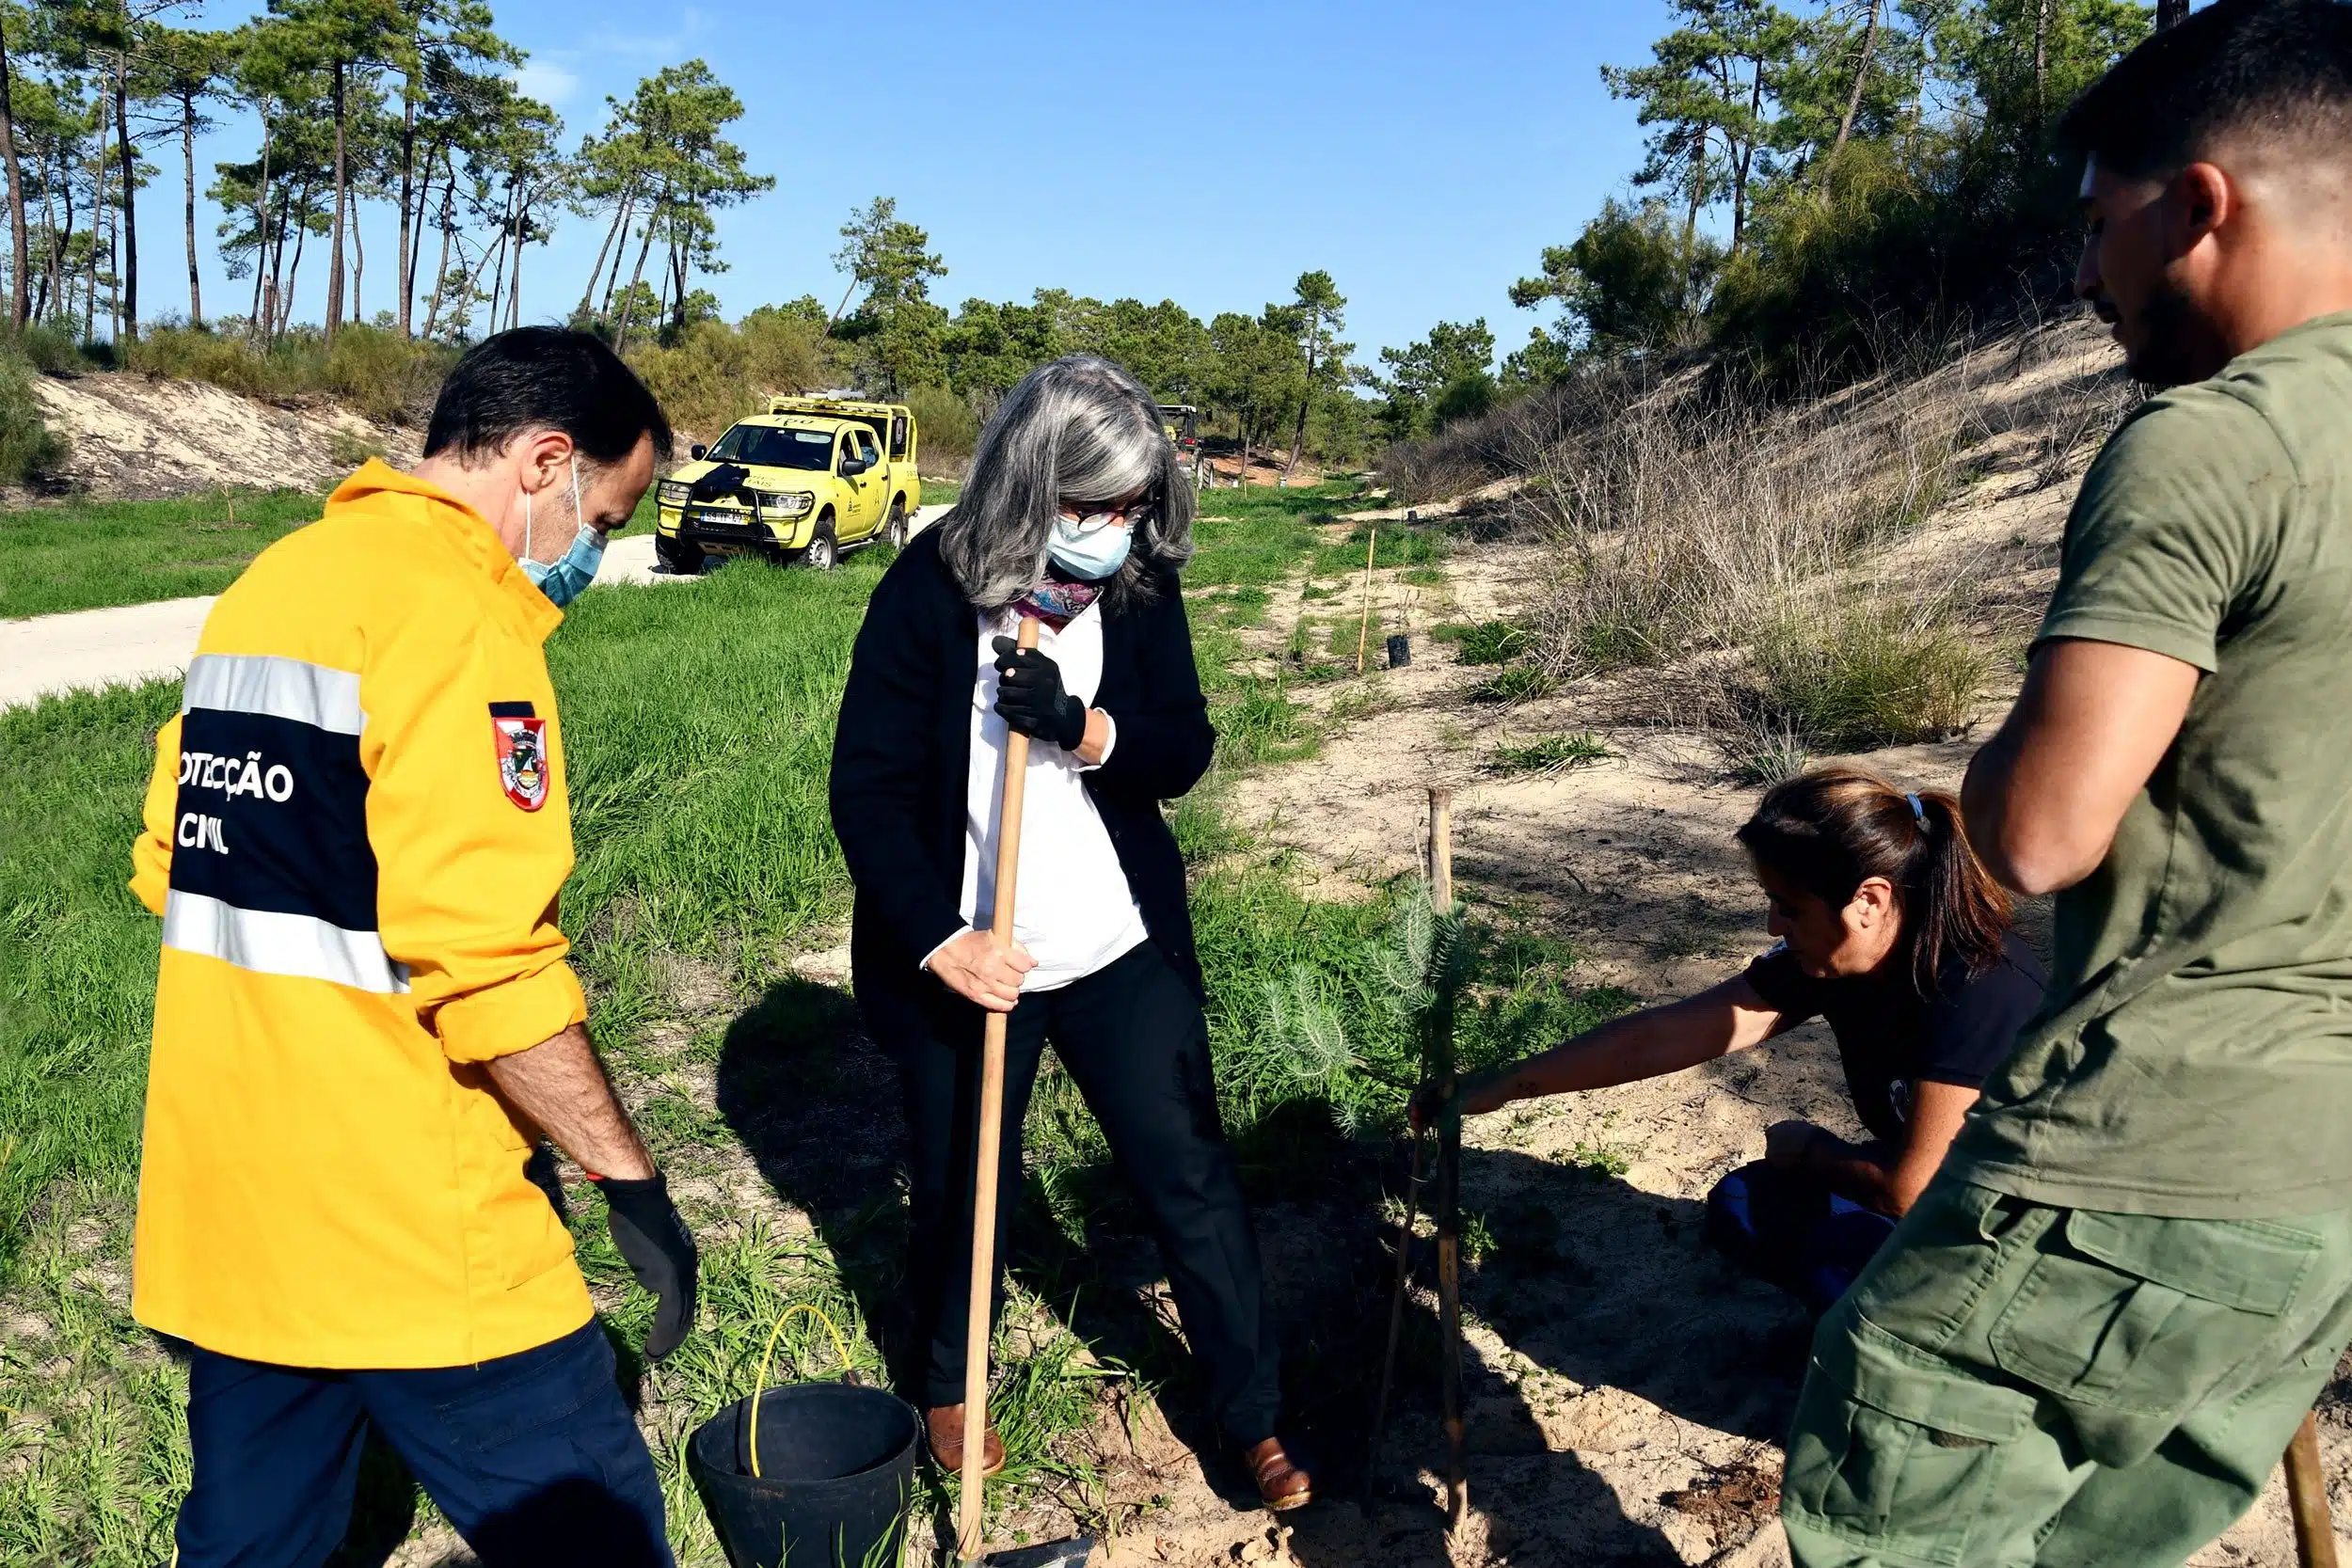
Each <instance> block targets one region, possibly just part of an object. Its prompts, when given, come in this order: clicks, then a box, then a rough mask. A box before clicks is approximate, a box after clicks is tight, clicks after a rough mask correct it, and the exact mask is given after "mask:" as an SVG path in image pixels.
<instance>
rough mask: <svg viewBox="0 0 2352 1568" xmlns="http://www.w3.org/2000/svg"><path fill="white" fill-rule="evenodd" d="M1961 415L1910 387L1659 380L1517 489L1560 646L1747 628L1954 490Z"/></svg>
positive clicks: (1571, 651)
mask: <svg viewBox="0 0 2352 1568" xmlns="http://www.w3.org/2000/svg"><path fill="white" fill-rule="evenodd" d="M1962 421H1963V407H1962V406H1961V405H1960V404H1959V403H1958V401H1957V400H1953V399H1948V398H1931V397H1925V396H1906V395H1905V393H1904V392H1903V391H1902V390H1900V389H1897V390H1895V391H1893V392H1890V393H1889V394H1888V395H1887V397H1886V398H1885V399H1883V400H1882V401H1880V402H1877V403H1874V404H1869V405H1867V406H1851V407H1845V408H1838V409H1834V410H1829V411H1821V410H1818V409H1815V410H1794V411H1787V410H1784V411H1776V410H1773V409H1771V408H1769V407H1764V406H1760V405H1756V404H1740V403H1739V402H1737V401H1730V400H1724V401H1713V402H1701V401H1700V400H1698V399H1696V398H1694V397H1688V396H1680V397H1677V396H1669V395H1661V396H1656V397H1652V398H1649V399H1646V400H1645V401H1644V402H1642V403H1639V404H1634V405H1632V406H1630V407H1628V408H1626V409H1625V410H1623V411H1622V412H1621V413H1620V414H1619V415H1618V417H1617V418H1615V419H1613V420H1610V421H1608V422H1607V423H1605V424H1602V425H1600V426H1598V427H1597V428H1594V429H1592V430H1589V431H1587V432H1585V433H1584V434H1582V435H1581V436H1579V437H1578V438H1576V439H1574V440H1572V441H1570V442H1566V443H1563V444H1562V445H1560V446H1557V447H1554V448H1553V449H1551V451H1549V452H1548V453H1546V454H1545V456H1544V458H1543V460H1542V461H1541V462H1540V463H1539V465H1538V466H1537V467H1535V469H1534V472H1533V473H1532V474H1531V475H1530V476H1529V483H1528V485H1527V488H1526V489H1524V490H1522V491H1521V492H1520V495H1519V497H1518V505H1519V507H1520V508H1521V509H1522V511H1523V513H1525V514H1527V515H1529V516H1531V517H1532V518H1533V520H1534V522H1535V523H1536V524H1537V526H1538V527H1540V528H1541V529H1542V530H1543V531H1544V532H1545V533H1546V535H1547V536H1548V537H1549V539H1550V540H1551V541H1552V543H1553V545H1554V547H1555V549H1556V551H1557V560H1558V566H1557V570H1556V572H1555V574H1554V577H1553V579H1552V581H1551V583H1550V585H1549V593H1548V594H1547V595H1546V598H1545V600H1544V602H1543V604H1542V607H1541V613H1540V617H1539V626H1540V630H1541V634H1542V641H1543V650H1544V654H1545V657H1546V658H1547V661H1548V662H1549V663H1550V664H1551V665H1552V667H1553V668H1555V669H1557V670H1558V671H1559V672H1560V673H1563V674H1570V675H1575V674H1589V673H1597V672H1601V671H1608V670H1613V669H1622V668H1625V667H1628V666H1632V665H1645V664H1658V663H1662V662H1665V661H1667V660H1670V659H1675V658H1678V657H1683V656H1684V655H1687V654H1691V653H1696V652H1701V651H1705V650H1708V649H1724V648H1736V647H1741V646H1744V645H1745V644H1746V643H1747V642H1748V641H1750V640H1751V638H1752V636H1753V634H1754V632H1755V629H1756V626H1759V625H1761V624H1763V623H1764V622H1765V621H1769V620H1770V619H1772V617H1773V616H1774V615H1776V614H1777V613H1779V611H1780V609H1781V607H1783V606H1784V605H1785V604H1786V603H1787V602H1788V599H1789V596H1790V595H1791V594H1793V593H1795V592H1796V591H1798V590H1799V589H1801V588H1802V587H1803V586H1804V585H1805V584H1807V583H1812V582H1815V581H1818V580H1819V579H1820V578H1822V577H1823V576H1824V575H1826V574H1829V573H1834V572H1836V571H1837V570H1839V569H1840V568H1842V567H1844V566H1846V565H1847V564H1848V563H1850V562H1852V561H1854V560H1856V559H1857V558H1858V557H1859V556H1861V555H1862V554H1863V553H1864V552H1865V551H1866V550H1867V549H1868V548H1870V547H1871V546H1875V545H1878V544H1880V543H1882V542H1883V541H1885V540H1886V539H1888V538H1890V537H1892V536H1893V535H1894V534H1895V533H1896V532H1898V531H1900V530H1901V529H1903V528H1904V527H1906V526H1908V525H1910V524H1911V523H1914V522H1916V521H1917V520H1918V519H1919V518H1920V517H1922V516H1924V515H1927V513H1928V512H1929V511H1931V509H1932V508H1933V507H1934V506H1935V505H1936V504H1937V503H1938V502H1939V501H1941V500H1942V499H1943V498H1944V497H1945V495H1946V494H1947V493H1948V491H1949V489H1950V487H1951V484H1952V483H1953V480H1954V478H1955V477H1956V467H1957V457H1958V452H1959V450H1960V434H1961V427H1962Z"/></svg>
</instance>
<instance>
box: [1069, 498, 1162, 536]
mask: <svg viewBox="0 0 2352 1568" xmlns="http://www.w3.org/2000/svg"><path fill="white" fill-rule="evenodd" d="M1084 504H1089V503H1081V505H1084ZM1057 511H1059V512H1060V514H1061V515H1062V519H1063V520H1064V521H1065V522H1070V523H1075V524H1076V525H1077V527H1078V531H1080V532H1081V533H1091V532H1093V531H1095V530H1096V529H1098V528H1108V527H1110V526H1111V525H1113V524H1117V525H1118V526H1120V527H1121V528H1141V527H1142V526H1143V525H1144V524H1146V523H1148V522H1150V521H1151V520H1152V516H1153V509H1152V503H1151V502H1150V501H1148V500H1144V499H1139V498H1138V499H1135V500H1131V501H1129V502H1128V503H1127V504H1126V505H1124V506H1111V507H1104V508H1103V509H1102V510H1100V511H1096V512H1087V511H1081V510H1078V509H1077V508H1074V507H1073V506H1071V505H1069V504H1068V503H1064V504H1063V505H1061V506H1060V507H1058V508H1057Z"/></svg>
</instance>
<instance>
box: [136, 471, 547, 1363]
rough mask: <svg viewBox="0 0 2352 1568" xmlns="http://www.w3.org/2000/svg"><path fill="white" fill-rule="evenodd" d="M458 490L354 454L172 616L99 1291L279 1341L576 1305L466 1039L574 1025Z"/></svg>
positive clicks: (504, 581) (533, 778) (541, 831)
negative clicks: (175, 624)
mask: <svg viewBox="0 0 2352 1568" xmlns="http://www.w3.org/2000/svg"><path fill="white" fill-rule="evenodd" d="M563 618H564V617H563V613H562V611H560V610H557V609H556V608H555V607H554V606H553V605H552V604H550V603H549V602H548V599H547V596H546V595H545V594H541V593H540V592H539V591H538V589H537V588H535V587H533V586H532V583H531V581H530V579H529V578H525V577H524V576H523V575H522V573H521V571H520V570H519V569H518V568H517V567H516V563H515V562H514V560H513V558H512V557H511V556H509V555H508V554H507V552H506V549H505V548H504V546H501V544H500V543H499V540H498V536H497V535H496V534H495V533H494V532H493V531H491V529H490V526H489V525H488V524H487V523H486V522H485V521H484V520H483V519H482V517H481V515H479V514H477V513H476V512H474V511H473V509H472V508H470V507H469V506H466V505H465V504H464V503H462V502H460V501H457V500H454V499H452V498H450V497H449V496H447V495H445V494H443V493H442V492H441V491H439V490H437V489H436V488H434V487H433V486H432V485H430V484H426V483H422V482H421V481H419V480H416V479H413V478H411V477H409V476H407V475H405V474H403V473H400V472H398V471H397V470H395V469H392V468H390V467H386V466H385V465H383V464H381V463H374V462H371V463H370V464H368V466H367V467H364V468H361V469H360V470H359V471H358V473H356V474H354V475H353V476H352V477H351V478H350V479H348V480H346V481H345V482H344V483H343V484H342V488H340V489H338V490H337V491H336V492H335V494H334V495H333V496H332V497H331V498H329V499H328V500H327V503H326V515H325V516H324V517H323V518H322V519H321V520H320V521H318V522H316V523H313V524H311V525H310V526H309V527H307V528H304V529H302V530H300V531H297V532H294V533H293V534H290V535H288V536H287V537H286V538H284V539H282V540H280V541H278V543H277V544H275V545H273V546H270V547H269V548H268V549H266V550H264V551H262V554H261V555H260V557H259V558H257V559H256V560H255V561H254V562H253V564H252V565H251V566H249V567H248V568H246V572H245V575H244V576H243V577H241V578H238V579H237V581H236V582H235V583H234V584H233V585H232V586H231V587H230V589H229V591H228V592H227V593H226V594H222V595H221V598H220V602H219V603H218V604H216V605H215V606H214V607H213V611H212V613H211V615H209V616H208V617H207V618H206V619H205V623H204V633H203V637H202V639H201V640H200V641H199V643H198V645H197V653H196V657H195V660H194V661H193V662H192V663H191V664H190V665H189V667H188V674H187V686H186V695H185V699H184V702H183V706H182V709H181V713H180V716H179V717H178V718H177V719H174V720H173V721H171V722H169V723H168V724H167V725H165V727H164V730H163V733H162V735H161V736H159V737H158V740H157V747H156V758H155V774H154V778H153V780H152V782H151V784H150V785H149V788H148V793H147V810H146V832H145V834H144V836H143V837H142V838H141V839H140V840H139V841H138V843H137V844H136V845H135V847H134V849H133V854H132V859H133V865H134V870H135V874H134V876H133V878H132V881H131V886H132V888H133V890H134V891H135V893H137V895H139V897H140V898H141V899H142V900H143V901H144V902H145V903H146V904H147V906H148V907H149V908H150V909H151V910H154V911H156V912H157V913H159V914H161V915H162V916H163V917H164V939H163V963H162V970H161V973H160V974H159V975H158V977H157V980H156V989H155V1038H154V1052H153V1057H152V1060H151V1065H150V1068H149V1070H148V1084H147V1127H146V1138H145V1144H144V1148H143V1150H142V1154H141V1160H140V1168H139V1209H138V1222H137V1226H136V1229H135V1238H134V1254H133V1274H132V1310H133V1312H134V1313H135V1315H136V1317H137V1318H138V1320H139V1322H141V1323H145V1324H147V1325H148V1326H149V1327H151V1328H155V1329H160V1330H161V1331H163V1332H164V1333H167V1334H172V1335H177V1336H179V1337H180V1338H184V1339H188V1340H191V1341H193V1342H194V1343H196V1344H199V1345H201V1346H203V1347H204V1348H205V1349H207V1350H213V1351H218V1352H221V1353H223V1354H229V1355H236V1356H242V1357H245V1358H246V1359H248V1360H254V1361H266V1362H275V1363H278V1364H280V1365H286V1366H301V1367H334V1368H363V1367H375V1368H393V1367H451V1366H461V1365H467V1364H469V1363H473V1362H477V1361H485V1360H488V1359H490V1358H492V1357H494V1356H500V1355H507V1354H514V1353H516V1352H517V1351H524V1350H529V1349H532V1347H534V1346H537V1345H541V1344H545V1343H546V1342H548V1340H550V1339H554V1338H560V1337H561V1336H563V1335H564V1334H567V1333H569V1332H571V1331H572V1330H574V1329H576V1328H578V1327H580V1325H581V1324H582V1323H586V1322H587V1321H588V1318H589V1312H590V1307H589V1302H588V1292H587V1287H586V1285H585V1284H584V1282H583V1281H582V1280H581V1278H580V1269H579V1266H578V1265H577V1264H576V1263H575V1262H574V1261H573V1259H572V1245H571V1238H570V1236H569V1235H568V1234H567V1233H566V1232H565V1230H564V1227H563V1225H562V1224H561V1223H560V1222H559V1221H558V1219H557V1217H556V1214H555V1212H554V1210H553V1209H552V1207H551V1206H550V1205H549V1203H548V1199H547V1197H546V1196H545V1195H544V1194H542V1193H541V1192H540V1190H539V1189H538V1188H536V1187H535V1186H533V1185H532V1183H531V1182H530V1181H529V1180H526V1179H525V1178H524V1175H523V1165H524V1161H525V1158H526V1156H527V1155H528V1153H529V1149H530V1146H531V1144H532V1140H533V1138H534V1136H535V1134H534V1133H533V1132H532V1130H531V1129H530V1128H529V1127H528V1125H527V1124H526V1123H524V1122H523V1121H522V1119H521V1117H520V1116H519V1114H518V1113H514V1112H511V1111H509V1109H508V1108H507V1107H506V1106H505V1104H504V1103H503V1102H502V1101H501V1100H500V1098H499V1097H498V1095H497V1094H496V1093H495V1091H494V1090H493V1088H492V1086H491V1083H490V1079H489V1076H488V1074H487V1072H486V1071H485V1069H484V1067H483V1065H482V1064H484V1063H485V1062H486V1061H488V1060H490V1059H491V1058H493V1057H497V1056H500V1055H503V1054H507V1053H513V1052H516V1051H525V1050H528V1049H530V1048H531V1047H532V1046H534V1045H537V1044H538V1043H539V1042H540V1041H542V1040H544V1039H547V1038H548V1037H550V1036H552V1035H555V1034H558V1033H560V1032H561V1031H562V1030H564V1028H565V1027H566V1026H568V1025H570V1024H573V1023H578V1022H581V1021H582V1020H583V1019H584V1018H585V1017H586V1011H587V1010H586V1006H585V1003H584V1002H583V1000H582V997H581V994H580V982H579V981H578V979H576V978H575V977H574V975H573V974H572V972H571V969H570V967H569V966H568V965H567V964H566V963H565V962H564V954H565V953H566V952H567V951H568V949H569V943H567V942H566V941H565V940H564V933H563V932H562V931H561V930H560V929H559V928H558V927H557V925H556V918H557V917H556V895H557V893H558V891H559V890H560V889H561V888H562V886H563V884H564V877H565V876H566V875H568V874H569V872H570V870H571V865H572V831H571V816H570V811H569V808H568V806H567V803H566V801H565V799H564V752H563V746H562V742H561V737H560V736H559V734H558V730H557V724H556V716H555V690H554V688H553V686H552V685H551V684H550V683H549V681H548V667H547V658H546V655H545V651H544V647H543V644H544V643H545V642H546V640H547V637H548V633H549V632H551V631H553V630H554V629H555V627H556V626H557V625H558V624H559V623H561V622H562V620H563Z"/></svg>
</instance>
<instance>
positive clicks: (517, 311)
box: [506, 191, 531, 331]
mask: <svg viewBox="0 0 2352 1568" xmlns="http://www.w3.org/2000/svg"><path fill="white" fill-rule="evenodd" d="M530 229H531V196H530V193H529V192H528V191H526V192H524V193H523V194H522V195H521V196H520V197H518V198H516V203H515V276H514V277H513V278H512V279H511V280H510V281H509V282H508V284H507V288H506V325H507V329H508V330H509V331H512V330H513V329H514V328H516V327H518V326H520V325H522V324H523V241H524V239H525V238H526V237H527V236H528V235H529V233H530Z"/></svg>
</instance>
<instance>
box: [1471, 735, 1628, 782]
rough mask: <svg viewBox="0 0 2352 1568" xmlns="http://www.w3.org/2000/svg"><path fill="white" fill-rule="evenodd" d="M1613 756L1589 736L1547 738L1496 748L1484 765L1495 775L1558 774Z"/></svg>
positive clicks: (1489, 754) (1597, 739) (1599, 741)
mask: <svg viewBox="0 0 2352 1568" xmlns="http://www.w3.org/2000/svg"><path fill="white" fill-rule="evenodd" d="M1614 755H1616V753H1615V752H1612V751H1611V750H1610V749H1609V748H1608V747H1607V746H1605V745H1603V744H1602V743H1601V739H1600V736H1597V735H1591V734H1579V735H1548V736H1542V737H1541V738H1540V739H1536V740H1531V741H1528V742H1526V743H1525V744H1523V745H1518V746H1498V747H1496V748H1495V749H1494V750H1493V751H1492V752H1489V753H1488V754H1487V757H1486V766H1487V767H1488V768H1491V769H1492V770H1494V771H1495V772H1497V773H1558V772H1564V771H1565V770H1566V769H1568V768H1581V767H1584V766H1586V765H1588V764H1590V763H1596V762H1605V761H1607V760H1608V759H1609V758H1611V757H1613V756H1614Z"/></svg>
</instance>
